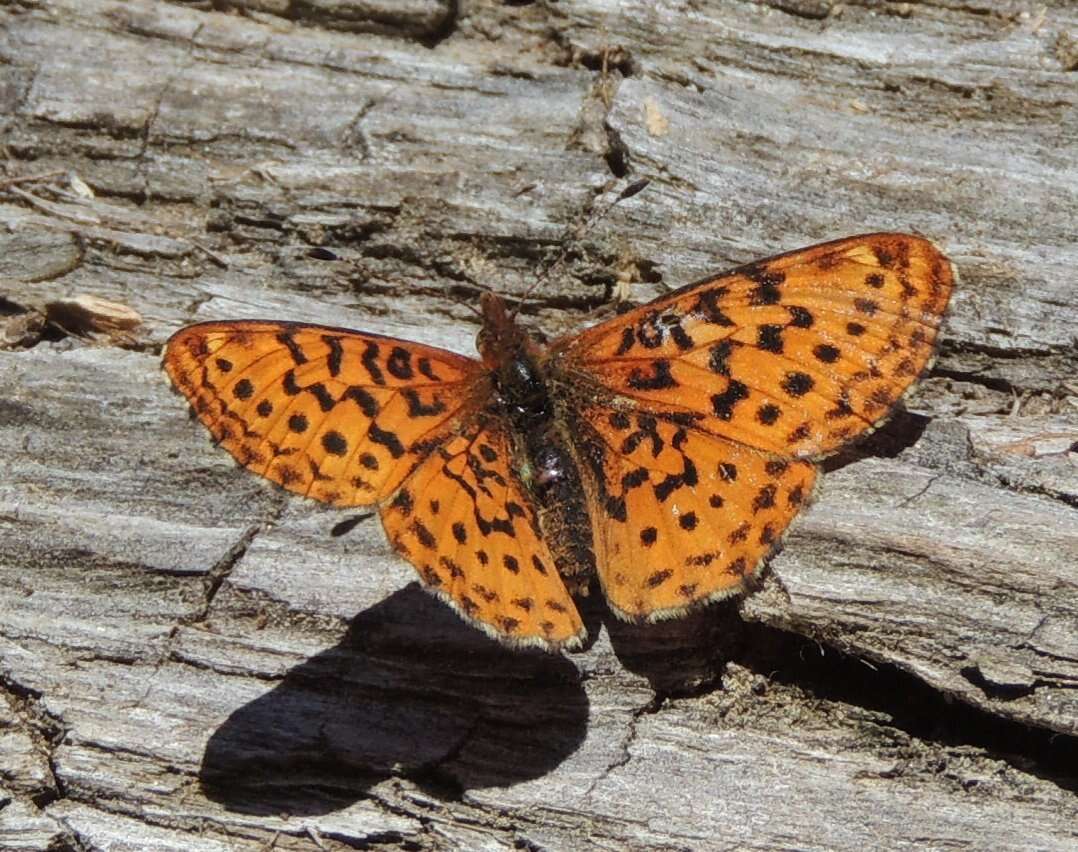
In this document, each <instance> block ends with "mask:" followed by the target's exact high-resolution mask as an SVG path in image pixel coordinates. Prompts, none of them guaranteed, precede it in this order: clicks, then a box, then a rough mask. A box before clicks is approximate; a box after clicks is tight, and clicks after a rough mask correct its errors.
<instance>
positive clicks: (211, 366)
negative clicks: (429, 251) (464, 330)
mask: <svg viewBox="0 0 1078 852" xmlns="http://www.w3.org/2000/svg"><path fill="white" fill-rule="evenodd" d="M163 366H164V369H165V372H166V373H167V374H168V376H169V378H170V379H171V380H172V383H173V385H174V386H175V387H176V388H177V389H178V390H179V391H180V392H181V393H182V394H183V395H184V396H185V397H187V399H188V401H189V402H190V403H191V407H192V409H193V411H194V413H195V416H196V417H198V419H199V420H200V421H202V423H203V424H204V425H205V426H206V427H207V428H208V429H209V430H210V432H211V433H212V434H213V437H214V438H215V439H216V440H217V442H218V443H219V444H220V445H221V446H222V447H224V448H225V449H226V450H228V452H230V453H231V454H232V456H233V457H234V458H235V459H236V460H237V461H238V462H239V463H240V464H242V465H243V466H244V467H246V468H248V469H250V470H252V471H254V472H255V473H257V474H260V475H261V476H265V477H266V478H268V479H270V480H272V481H274V482H276V483H278V484H279V485H281V486H283V487H284V488H287V489H288V490H289V491H294V492H296V493H298V494H302V495H304V496H306V497H311V498H313V499H316V500H321V501H323V502H327V503H334V504H336V505H338V506H363V505H369V504H371V503H376V502H378V501H380V500H383V499H385V498H386V497H388V496H389V495H391V494H392V493H393V492H394V491H395V490H396V488H397V487H398V486H399V485H400V483H401V482H402V481H403V480H404V479H405V477H406V476H408V474H409V473H411V471H412V470H413V469H414V468H415V467H416V465H417V464H419V462H420V461H422V459H423V458H425V457H426V456H427V455H428V454H429V453H430V452H431V451H432V449H433V447H434V446H435V445H436V444H437V442H438V441H439V440H442V439H443V438H444V437H445V436H447V435H449V434H451V433H452V431H453V429H454V428H455V426H456V424H457V423H458V421H459V420H460V418H461V416H462V414H463V413H465V412H466V411H467V410H468V408H469V406H470V405H471V404H472V400H473V399H474V397H475V395H476V394H477V393H480V392H481V385H480V383H481V381H482V373H483V371H482V368H481V365H480V364H479V363H478V362H476V361H473V360H471V359H469V358H464V357H463V356H460V355H455V354H454V353H452V352H447V351H445V350H441V349H435V348H433V347H429V346H423V345H421V344H417V343H411V342H407V341H402V340H395V339H393V338H387V337H381V336H379V335H373V334H361V333H359V332H355V331H349V330H346V329H339V328H329V327H324V326H313V325H297V324H293V323H279V322H262V321H235V322H208V323H199V324H197V325H192V326H188V327H187V328H184V329H181V330H180V331H179V332H177V333H176V334H175V335H173V337H172V338H171V339H170V340H169V341H168V343H167V344H166V346H165V352H164V356H163Z"/></svg>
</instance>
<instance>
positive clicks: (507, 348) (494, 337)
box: [475, 293, 546, 411]
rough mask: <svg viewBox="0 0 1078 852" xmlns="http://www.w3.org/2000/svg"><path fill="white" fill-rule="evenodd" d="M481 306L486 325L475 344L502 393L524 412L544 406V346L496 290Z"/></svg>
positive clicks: (487, 296)
mask: <svg viewBox="0 0 1078 852" xmlns="http://www.w3.org/2000/svg"><path fill="white" fill-rule="evenodd" d="M479 307H480V310H481V311H482V314H483V327H482V329H480V331H479V335H478V336H477V337H476V341H475V345H476V348H477V349H478V350H479V354H480V355H481V356H482V358H483V363H484V364H485V365H486V366H487V368H488V369H489V370H490V371H491V373H492V374H493V377H494V383H495V387H496V388H497V391H498V394H499V396H500V397H501V398H502V400H503V401H504V402H505V403H506V404H507V405H508V406H509V407H510V408H511V409H514V410H515V409H519V410H521V411H525V410H530V409H533V408H536V407H537V406H538V407H539V408H542V407H543V406H544V400H545V398H546V389H545V386H544V382H543V377H542V369H541V367H540V366H539V364H540V363H541V361H542V350H543V347H542V345H541V344H540V343H539V341H538V340H536V339H535V338H534V337H532V336H531V335H530V334H529V333H528V332H527V331H525V330H524V329H523V328H522V327H521V326H519V325H517V322H516V318H515V317H514V315H513V314H511V313H510V312H509V310H508V308H507V307H506V304H505V300H504V299H502V298H501V296H498V295H497V294H495V293H484V294H483V295H482V296H481V297H480V301H479Z"/></svg>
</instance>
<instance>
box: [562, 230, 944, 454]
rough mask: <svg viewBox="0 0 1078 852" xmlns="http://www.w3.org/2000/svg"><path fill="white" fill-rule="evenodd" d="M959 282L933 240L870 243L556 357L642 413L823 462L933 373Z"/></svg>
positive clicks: (643, 318)
mask: <svg viewBox="0 0 1078 852" xmlns="http://www.w3.org/2000/svg"><path fill="white" fill-rule="evenodd" d="M953 284H954V276H953V272H952V269H951V265H950V263H949V262H948V261H947V259H946V258H945V257H944V256H943V255H942V254H940V252H939V251H938V250H937V249H936V248H935V246H933V245H932V244H931V243H930V242H928V241H927V240H924V239H921V238H919V237H914V236H909V235H906V234H868V235H865V236H860V237H850V238H848V239H844V240H837V241H835V242H831V243H824V244H823V245H819V246H813V247H811V248H807V249H802V250H800V251H796V252H791V253H789V254H783V255H779V256H777V257H774V258H771V259H769V260H763V261H759V262H757V263H753V264H750V265H748V266H743V267H741V268H740V269H736V270H734V271H733V272H730V273H728V274H725V275H721V276H719V277H717V278H713V279H709V280H707V281H703V282H700V283H698V284H694V285H691V286H689V287H685V288H682V289H681V290H677V291H675V292H673V293H671V294H669V295H667V296H664V297H662V298H660V299H657V300H656V301H654V302H652V303H650V304H647V305H644V306H642V307H640V308H637V309H635V310H633V311H630V312H628V313H626V314H623V315H622V316H620V317H617V318H616V319H614V320H611V321H609V322H606V323H603V324H601V325H598V326H596V327H594V328H591V329H589V330H587V331H586V332H584V333H583V334H582V335H580V336H579V337H578V338H576V339H568V338H567V339H564V340H562V341H558V342H557V343H556V344H555V348H558V349H560V350H561V351H562V352H563V353H564V358H565V362H566V366H567V369H570V370H572V371H574V372H583V373H586V374H588V375H590V376H593V377H594V378H595V379H597V380H598V382H599V383H600V384H601V385H602V386H603V387H604V389H606V390H608V391H609V392H611V393H612V394H614V395H617V396H620V397H622V398H625V399H628V400H631V401H632V404H633V405H635V406H637V407H639V408H641V409H645V410H648V411H652V412H654V413H663V414H674V415H679V414H680V415H683V416H688V417H691V418H692V419H693V420H694V428H696V429H698V430H701V431H705V432H708V433H710V434H712V435H717V436H719V437H722V438H728V439H729V440H732V441H736V442H737V443H740V444H743V445H745V446H748V447H755V448H756V449H759V450H762V451H766V452H773V453H777V454H780V455H782V456H784V457H797V458H819V457H821V456H823V455H826V454H827V453H829V452H832V451H834V450H835V449H836V448H837V447H839V446H841V445H843V444H844V443H846V442H848V441H849V440H850V439H851V438H854V437H856V436H857V435H859V434H862V433H863V432H865V431H867V430H868V429H870V428H872V427H873V426H874V425H875V424H877V423H878V422H879V421H880V420H882V419H883V418H885V417H886V416H887V414H888V413H889V412H890V410H891V408H892V406H893V404H894V403H895V401H896V400H898V399H899V397H901V396H902V394H903V393H904V392H905V391H906V390H907V389H908V388H909V387H910V385H911V384H913V382H914V381H915V380H916V379H917V378H918V376H920V374H921V373H922V372H923V371H924V369H925V367H926V366H927V365H928V363H929V361H930V359H931V357H932V354H933V352H934V350H935V341H936V336H937V333H938V331H939V326H940V322H941V321H942V318H943V313H944V310H945V309H946V306H947V302H948V300H949V298H950V294H951V289H952V287H953Z"/></svg>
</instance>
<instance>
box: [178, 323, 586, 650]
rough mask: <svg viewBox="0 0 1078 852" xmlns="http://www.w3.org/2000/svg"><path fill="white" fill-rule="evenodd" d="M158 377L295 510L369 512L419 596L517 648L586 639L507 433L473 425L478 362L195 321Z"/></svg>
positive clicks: (492, 425)
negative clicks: (431, 597)
mask: <svg viewBox="0 0 1078 852" xmlns="http://www.w3.org/2000/svg"><path fill="white" fill-rule="evenodd" d="M163 362H164V368H165V371H166V372H167V374H168V376H169V378H170V379H171V380H172V382H173V384H174V385H175V386H176V388H177V389H178V390H180V392H182V393H183V394H184V396H186V397H187V399H188V400H189V402H190V403H191V406H192V409H193V410H194V412H195V415H196V416H197V417H198V419H199V420H201V421H202V423H203V424H205V425H206V426H207V428H209V430H210V432H211V433H212V434H213V436H214V438H216V439H217V441H218V442H219V443H220V444H221V446H223V447H224V448H225V449H226V450H228V451H229V452H230V453H231V454H232V455H233V456H234V457H235V458H236V460H237V461H238V462H239V463H240V464H242V465H244V466H245V467H247V468H249V469H250V470H252V471H254V472H255V473H258V474H260V475H262V476H265V477H267V478H268V479H271V480H272V481H274V482H276V483H278V484H280V485H282V486H284V487H285V488H287V489H289V490H290V491H294V492H297V493H299V494H302V495H304V496H306V497H311V498H313V499H316V500H321V501H324V502H328V503H334V504H337V505H340V506H356V505H369V504H372V503H378V504H380V505H379V511H380V514H381V517H382V522H383V525H384V527H385V530H386V534H387V536H388V538H389V540H390V542H391V543H392V545H393V546H394V548H396V549H397V550H398V551H399V552H400V553H401V554H402V555H403V556H404V557H405V558H406V559H408V560H409V561H410V562H411V563H412V564H413V565H414V566H415V567H416V569H417V570H418V572H419V575H420V578H421V579H422V581H423V583H424V584H425V585H426V586H427V587H428V589H430V590H431V591H433V592H434V593H435V594H437V595H438V596H440V597H442V598H443V599H445V600H447V601H449V603H451V604H452V605H453V606H454V608H455V609H456V610H457V611H458V612H459V613H460V614H461V615H462V616H464V618H465V619H466V620H468V621H470V622H472V623H473V624H476V625H477V626H479V627H480V628H482V629H483V630H485V631H486V632H487V633H489V634H491V635H493V636H496V637H498V638H501V639H503V640H505V641H508V642H510V643H514V644H525V645H526V644H534V645H542V646H546V647H550V648H556V647H563V646H571V645H573V644H576V643H578V642H579V640H580V638H581V636H582V633H583V627H582V623H581V621H580V616H579V614H578V613H577V610H576V607H575V606H574V604H573V602H572V599H571V598H570V596H569V593H568V592H567V591H566V588H565V585H564V584H563V583H562V581H561V578H560V576H559V575H558V573H557V571H556V569H555V568H554V560H553V558H552V557H551V555H550V551H549V549H548V548H547V545H546V544H545V542H544V541H543V540H542V538H541V537H540V535H539V532H538V526H537V524H536V519H535V518H536V516H535V507H534V505H533V503H532V501H531V499H530V498H529V497H528V495H527V493H526V491H525V489H524V488H523V487H522V485H521V484H520V481H519V479H518V478H517V476H516V474H515V473H514V472H513V470H512V466H511V464H510V462H511V458H512V442H511V440H510V438H509V436H508V433H507V431H506V430H505V428H504V427H503V426H502V425H501V424H499V423H498V422H496V421H491V420H489V418H488V419H484V418H485V417H486V415H484V414H483V412H482V407H483V405H484V403H485V402H486V401H488V399H489V396H490V393H491V391H490V386H489V381H488V379H487V374H486V371H485V370H484V369H483V367H482V366H481V365H480V364H479V363H478V362H476V361H473V360H471V359H469V358H464V357H462V356H460V355H455V354H453V353H451V352H447V351H444V350H441V349H435V348H432V347H429V346H423V345H421V344H417V343H412V342H409V341H403V340H395V339H393V338H387V337H381V336H379V335H373V334H364V333H360V332H355V331H349V330H346V329H337V328H328V327H323V326H310V325H295V324H291V323H276V322H262V321H236V322H220V323H200V324H198V325H193V326H189V327H187V328H184V329H182V330H181V331H179V332H178V333H177V334H175V335H174V336H173V337H172V338H171V339H170V340H169V342H168V344H167V345H166V347H165V353H164V358H163Z"/></svg>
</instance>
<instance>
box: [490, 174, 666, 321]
mask: <svg viewBox="0 0 1078 852" xmlns="http://www.w3.org/2000/svg"><path fill="white" fill-rule="evenodd" d="M649 183H651V181H650V180H649V179H648V178H641V179H640V180H637V181H633V182H632V183H630V184H629V185H628V186H627V187H625V189H623V190H622V191H621V192H619V193H618V196H617V198H615V199H614V200H613V201H611V202H610V203H609V204H607V205H606V206H605V207H603V208H601V209H600V210H598V211H597V212H595V213H592V215H591V216H590V217H588V218H587V219H585V220H584V222H583V223H578V224H574V225H571V226H570V227H569V228H568V230H567V231H566V232H565V237H564V240H563V242H564V243H565V245H564V247H563V248H562V250H561V253H560V254H559V255H558V256H557V257H556V258H554V260H553V261H552V262H551V263H549V264H548V265H547V267H546V268H545V269H544V270H543V271H542V272H540V273H539V274H538V275H537V276H536V277H535V280H534V281H532V283H531V284H530V285H528V288H527V289H526V290H525V291H524V292H523V293H522V294H521V295H520V297H519V298H518V299H517V303H516V305H514V306H513V312H512V313H511V314H510V315H509V318H510V319H512V320H515V319H516V318H517V314H519V313H520V309H521V308H523V307H524V302H525V301H527V299H528V297H529V296H530V295H531V294H532V293H534V292H535V289H536V287H538V286H539V285H540V284H542V283H543V282H544V281H546V280H547V279H548V278H549V277H550V273H551V272H553V271H554V270H555V269H556V268H557V267H558V266H559V265H561V264H562V263H564V262H565V258H566V257H568V256H569V238H570V237H571V236H572V235H573V233H574V232H576V231H579V232H581V233H586V232H587V231H588V230H590V229H591V228H594V227H595V226H596V225H598V224H599V222H601V221H602V220H603V219H604V218H605V217H606V215H607V214H608V213H609V212H610V211H611V210H613V209H614V208H615V207H617V206H618V204H620V203H621V202H622V201H625V200H626V199H627V198H632V197H633V196H634V195H636V194H637V193H638V192H641V191H642V190H643V189H644V187H646V186H647V185H648V184H649Z"/></svg>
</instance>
